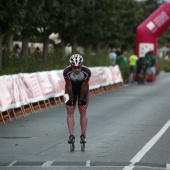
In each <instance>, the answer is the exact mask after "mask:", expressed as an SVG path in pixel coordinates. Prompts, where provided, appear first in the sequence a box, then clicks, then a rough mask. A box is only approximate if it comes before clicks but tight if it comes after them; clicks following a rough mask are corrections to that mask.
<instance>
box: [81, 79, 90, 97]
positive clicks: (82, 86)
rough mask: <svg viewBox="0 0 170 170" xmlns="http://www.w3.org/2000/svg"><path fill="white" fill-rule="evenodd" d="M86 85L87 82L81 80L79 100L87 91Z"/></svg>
mask: <svg viewBox="0 0 170 170" xmlns="http://www.w3.org/2000/svg"><path fill="white" fill-rule="evenodd" d="M87 86H88V82H87V81H83V83H82V85H81V91H80V100H83V98H84V95H85V93H86V91H87Z"/></svg>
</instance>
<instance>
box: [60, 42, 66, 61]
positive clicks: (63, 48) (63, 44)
mask: <svg viewBox="0 0 170 170" xmlns="http://www.w3.org/2000/svg"><path fill="white" fill-rule="evenodd" d="M65 47H66V43H65V41H63V40H62V41H61V55H62V57H63V58H64V57H66V51H65Z"/></svg>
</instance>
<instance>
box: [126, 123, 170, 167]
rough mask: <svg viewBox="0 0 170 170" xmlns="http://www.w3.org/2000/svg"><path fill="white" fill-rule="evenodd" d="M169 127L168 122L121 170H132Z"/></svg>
mask: <svg viewBox="0 0 170 170" xmlns="http://www.w3.org/2000/svg"><path fill="white" fill-rule="evenodd" d="M169 126H170V120H169V121H168V122H167V123H166V124H165V125H164V126H163V127H162V128H161V130H160V131H159V132H158V133H157V134H156V135H155V136H154V137H153V138H152V139H151V140H150V141H149V142H148V143H147V144H146V145H145V146H144V147H143V148H142V149H141V150H140V151H139V152H138V153H137V154H136V155H135V156H134V157H133V158H132V159H131V161H130V162H132V163H131V164H130V165H129V166H126V167H124V168H123V170H133V168H134V164H135V163H136V162H139V161H140V160H141V159H142V157H143V156H144V155H145V154H146V153H147V152H148V151H149V150H150V149H151V148H152V147H153V146H154V144H155V143H156V142H157V141H158V140H159V139H160V138H161V136H162V135H163V134H164V133H165V132H166V130H167V129H168V128H169Z"/></svg>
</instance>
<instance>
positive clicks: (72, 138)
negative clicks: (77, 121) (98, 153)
mask: <svg viewBox="0 0 170 170" xmlns="http://www.w3.org/2000/svg"><path fill="white" fill-rule="evenodd" d="M74 142H75V136H74V135H70V136H69V139H68V143H69V144H71V143H74Z"/></svg>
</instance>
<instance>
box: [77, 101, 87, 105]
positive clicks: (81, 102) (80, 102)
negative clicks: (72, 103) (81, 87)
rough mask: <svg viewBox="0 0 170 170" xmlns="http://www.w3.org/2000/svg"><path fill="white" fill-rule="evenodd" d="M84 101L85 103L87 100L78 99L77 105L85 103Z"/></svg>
mask: <svg viewBox="0 0 170 170" xmlns="http://www.w3.org/2000/svg"><path fill="white" fill-rule="evenodd" d="M86 103H87V102H86V101H85V100H79V101H78V104H79V105H86Z"/></svg>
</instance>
